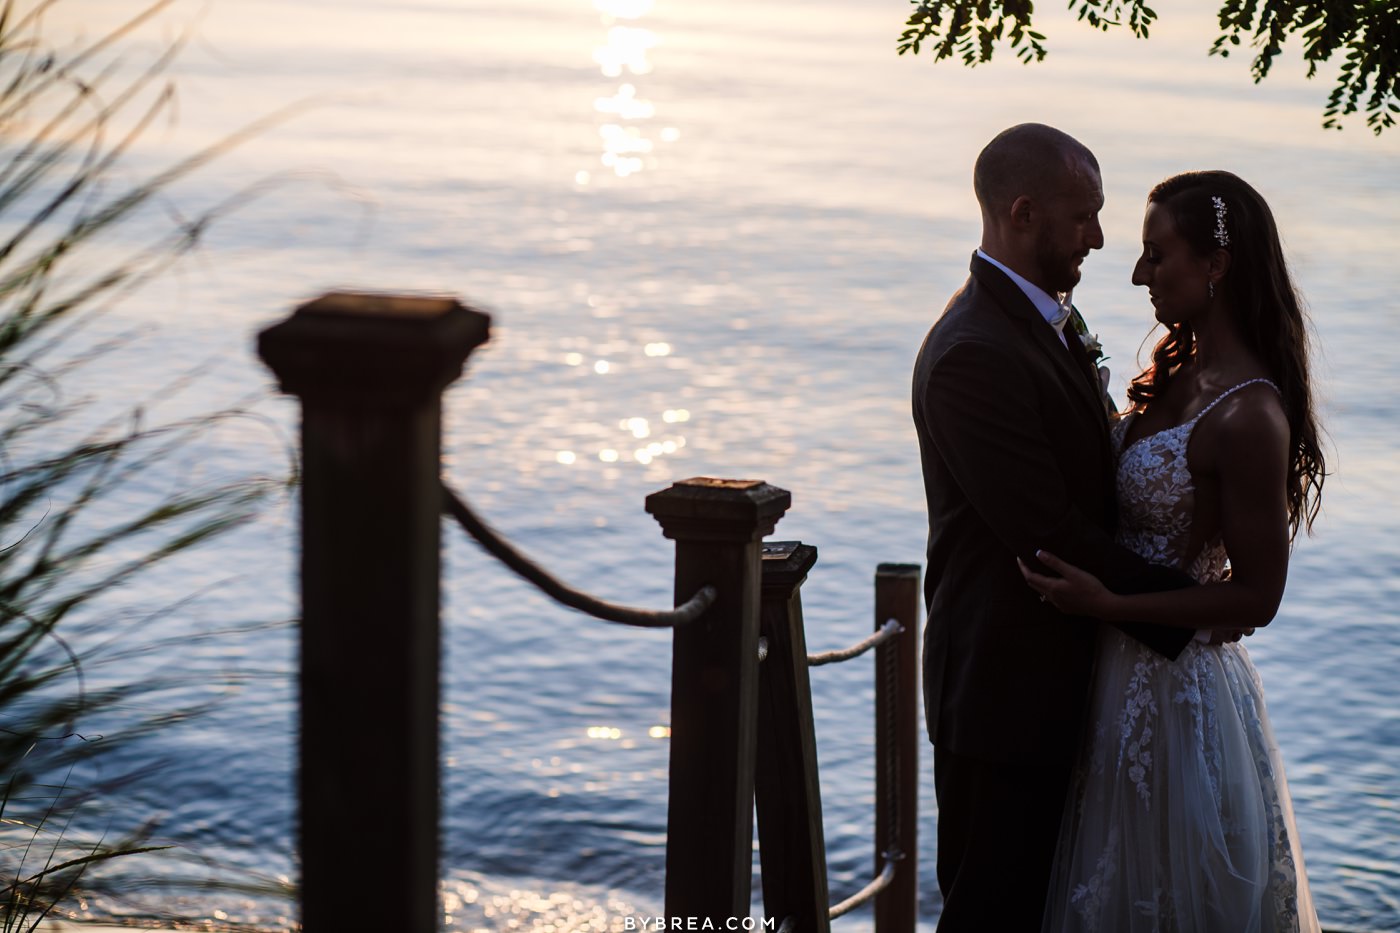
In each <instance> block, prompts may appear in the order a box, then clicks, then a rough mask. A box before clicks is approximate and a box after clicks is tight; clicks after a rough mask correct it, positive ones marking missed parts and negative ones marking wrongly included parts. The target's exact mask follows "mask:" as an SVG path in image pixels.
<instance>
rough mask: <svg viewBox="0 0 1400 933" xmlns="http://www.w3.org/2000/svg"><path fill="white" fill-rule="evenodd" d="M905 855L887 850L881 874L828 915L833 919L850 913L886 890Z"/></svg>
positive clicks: (832, 909)
mask: <svg viewBox="0 0 1400 933" xmlns="http://www.w3.org/2000/svg"><path fill="white" fill-rule="evenodd" d="M903 857H904V856H902V855H900V854H899V853H898V852H886V853H885V867H884V868H882V869H881V870H880V874H879V875H878V876H877V877H876V878H875V879H874V880H873V881H871V882H870V883H869V884H867V885H866V886H865V887H863V888H861V889H860V890H859V891H857V892H856V893H855V894H852V895H851V896H850V897H848V898H846V899H845V900H844V901H842V902H841V903H839V904H837V905H835V906H834V907H832V908H831V912H830V913H829V914H828V916H829V917H830V918H831V919H832V920H835V919H836V918H837V917H840V916H842V915H843V914H848V913H850V912H851V911H853V910H855V909H856V908H857V907H859V906H860V905H862V904H864V903H865V902H866V901H869V900H871V899H872V898H874V897H875V895H877V894H879V893H880V892H881V891H883V890H885V888H888V887H889V886H890V882H892V881H894V872H895V868H896V867H897V866H898V864H899V860H900V859H901V858H903Z"/></svg>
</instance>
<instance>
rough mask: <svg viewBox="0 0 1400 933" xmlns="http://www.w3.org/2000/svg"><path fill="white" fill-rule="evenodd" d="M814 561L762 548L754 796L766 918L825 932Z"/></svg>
mask: <svg viewBox="0 0 1400 933" xmlns="http://www.w3.org/2000/svg"><path fill="white" fill-rule="evenodd" d="M816 562H817V549H816V548H814V547H810V546H808V545H805V544H802V543H801V542H798V541H784V542H773V543H770V544H767V545H765V546H764V549H763V598H762V610H761V619H760V632H761V635H762V637H763V639H764V641H765V643H766V645H767V655H766V658H765V660H764V661H763V663H762V664H761V665H760V670H759V674H760V677H759V702H758V761H757V771H756V774H755V777H754V793H755V795H756V798H757V807H756V809H757V811H758V857H759V861H760V862H761V863H762V868H763V913H764V916H766V917H768V918H770V919H772V920H774V921H776V922H778V923H782V922H783V921H785V920H788V919H791V920H792V921H793V922H794V923H795V929H798V930H804V931H808V933H826V931H827V930H829V929H830V928H831V922H830V919H829V917H828V912H829V904H828V892H827V881H826V841H825V834H824V832H823V829H822V803H821V786H820V781H819V779H818V775H817V738H816V728H815V726H814V724H813V720H812V689H811V680H810V677H809V676H808V665H807V636H806V633H805V632H804V630H803V622H802V589H801V588H802V583H803V581H804V580H806V579H807V574H808V572H809V571H810V570H811V569H812V566H813V565H814V564H815V563H816Z"/></svg>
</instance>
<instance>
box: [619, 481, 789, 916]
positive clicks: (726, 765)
mask: <svg viewBox="0 0 1400 933" xmlns="http://www.w3.org/2000/svg"><path fill="white" fill-rule="evenodd" d="M791 501H792V497H791V496H790V495H789V494H788V492H787V491H786V490H783V489H778V488H776V487H773V486H769V485H768V484H767V483H762V482H752V481H740V480H717V479H706V478H698V479H689V480H685V481H683V482H679V483H675V484H674V485H672V486H671V487H670V488H669V489H665V490H662V491H661V492H656V493H653V494H651V495H650V496H648V497H647V500H646V509H647V511H648V512H650V513H651V514H652V515H653V516H655V518H656V520H657V521H658V522H660V523H661V528H662V532H663V533H664V534H665V536H666V537H668V538H671V539H673V540H675V542H676V581H675V596H676V601H677V602H680V601H682V600H685V599H688V598H689V597H690V596H691V595H692V594H693V593H695V592H696V591H697V590H699V589H700V588H701V587H702V586H705V585H706V584H711V585H713V586H715V587H716V588H717V589H718V591H719V596H718V599H717V600H716V601H715V603H714V605H712V606H711V607H710V608H709V609H708V610H706V611H705V613H704V614H703V615H702V616H700V618H699V619H697V620H696V621H695V622H692V623H690V624H689V625H686V626H684V627H682V628H678V629H677V630H676V632H675V637H674V642H673V646H672V660H671V764H670V804H669V809H668V815H667V823H666V835H667V840H666V915H667V916H668V917H683V918H696V919H697V922H698V921H699V920H700V919H701V918H705V919H709V920H710V921H711V922H712V923H713V924H715V925H716V927H717V928H718V929H724V928H725V927H726V925H727V924H728V922H729V921H730V919H731V918H742V917H747V916H748V915H749V897H750V894H751V886H752V880H751V874H752V871H753V793H754V754H755V739H756V732H757V708H758V703H757V699H758V689H757V688H758V671H757V667H758V628H759V593H760V581H761V577H762V570H761V563H760V550H759V546H760V542H761V540H762V538H763V536H764V535H766V534H769V533H771V532H772V531H773V528H774V526H775V525H776V524H777V522H778V519H779V518H781V517H782V515H783V514H784V513H785V512H786V511H787V509H788V506H789V504H790V503H791Z"/></svg>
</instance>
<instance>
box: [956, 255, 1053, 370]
mask: <svg viewBox="0 0 1400 933" xmlns="http://www.w3.org/2000/svg"><path fill="white" fill-rule="evenodd" d="M977 255H978V256H981V257H982V258H983V259H985V260H987V262H990V263H991V264H992V265H994V266H996V267H997V268H998V269H1000V270H1001V271H1002V272H1005V273H1006V275H1007V278H1009V279H1011V281H1013V282H1015V283H1016V287H1017V288H1019V289H1020V290H1021V291H1022V292H1024V293H1025V295H1026V297H1027V298H1029V299H1030V300H1031V304H1033V305H1035V309H1036V310H1037V311H1039V312H1040V316H1041V317H1043V318H1045V323H1047V324H1049V325H1050V326H1051V327H1053V328H1055V333H1057V334H1059V335H1060V343H1063V344H1064V345H1065V346H1066V347H1068V346H1069V344H1068V343H1067V342H1066V341H1065V321H1067V320H1069V307H1070V296H1069V293H1068V292H1066V293H1065V297H1064V298H1063V299H1059V298H1056V297H1055V296H1054V295H1052V294H1050V293H1049V292H1047V291H1046V290H1045V289H1043V288H1041V287H1040V286H1039V285H1036V284H1035V283H1034V282H1032V281H1030V280H1029V279H1027V278H1025V277H1024V276H1021V275H1018V274H1017V273H1015V272H1013V271H1012V270H1011V269H1009V268H1007V267H1006V264H1005V263H1003V262H1001V261H1000V260H998V259H994V258H992V257H991V256H988V255H987V254H986V253H985V252H983V251H982V248H981V247H978V248H977Z"/></svg>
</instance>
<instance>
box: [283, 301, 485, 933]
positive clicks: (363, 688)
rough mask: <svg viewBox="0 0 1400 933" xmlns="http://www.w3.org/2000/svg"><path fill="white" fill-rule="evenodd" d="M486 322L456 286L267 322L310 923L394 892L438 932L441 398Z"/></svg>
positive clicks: (408, 913)
mask: <svg viewBox="0 0 1400 933" xmlns="http://www.w3.org/2000/svg"><path fill="white" fill-rule="evenodd" d="M488 328H489V319H488V318H487V316H486V315H484V314H481V313H479V312H477V311H472V310H470V309H468V308H466V307H464V306H462V305H460V304H458V303H457V302H456V301H454V300H452V299H450V298H426V297H394V296H388V295H367V294H330V295H326V296H324V297H322V298H320V299H317V300H316V301H312V302H310V303H308V304H305V305H303V306H301V307H300V308H298V309H297V310H296V312H295V313H294V314H292V316H291V317H289V318H288V319H286V320H285V321H283V322H282V323H280V324H277V325H275V326H273V327H271V328H269V329H267V330H265V331H263V332H262V334H261V335H259V339H258V352H259V354H260V355H261V357H262V359H263V361H264V362H265V363H266V364H267V365H268V366H269V367H270V368H271V369H272V371H273V372H274V373H275V374H276V376H277V379H278V381H279V382H280V384H281V386H282V389H283V391H285V392H289V393H291V394H294V395H297V396H299V397H300V398H301V401H302V429H301V441H302V458H303V483H302V491H301V600H302V613H301V675H300V688H301V723H300V726H301V728H300V732H301V736H300V768H299V773H298V792H299V796H300V812H299V848H300V854H301V913H302V917H301V919H302V926H303V929H305V930H307V931H308V933H340V931H345V930H357V929H362V928H363V927H364V923H365V922H366V921H365V918H366V917H367V916H370V915H372V914H373V913H374V911H375V910H376V908H375V907H374V906H373V905H374V902H375V901H377V900H381V899H382V898H383V897H386V896H387V897H389V898H390V900H391V901H392V907H391V911H392V913H393V927H394V929H396V930H402V931H405V933H434V931H436V930H437V928H438V905H437V900H438V891H437V886H438V701H439V686H438V656H439V637H438V602H439V593H438V573H439V564H440V559H439V545H440V527H441V518H440V515H441V512H442V491H441V485H440V478H439V469H440V465H439V460H440V447H441V438H440V434H441V394H442V390H443V389H444V388H445V387H446V386H447V385H448V384H449V383H451V382H452V381H453V380H454V379H456V378H457V377H458V376H459V375H460V374H461V372H462V366H463V364H464V363H465V361H466V359H467V357H468V356H469V355H470V353H471V351H472V350H473V349H475V348H476V347H477V346H479V345H480V344H482V343H483V342H485V340H486V339H487V334H488ZM372 814H378V815H379V816H378V817H376V818H374V819H372V820H371V819H370V818H369V817H370V815H372ZM371 824H372V825H371ZM371 850H372V851H374V852H377V853H382V856H381V857H374V858H373V859H372V864H367V862H366V853H367V852H369V851H371Z"/></svg>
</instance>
